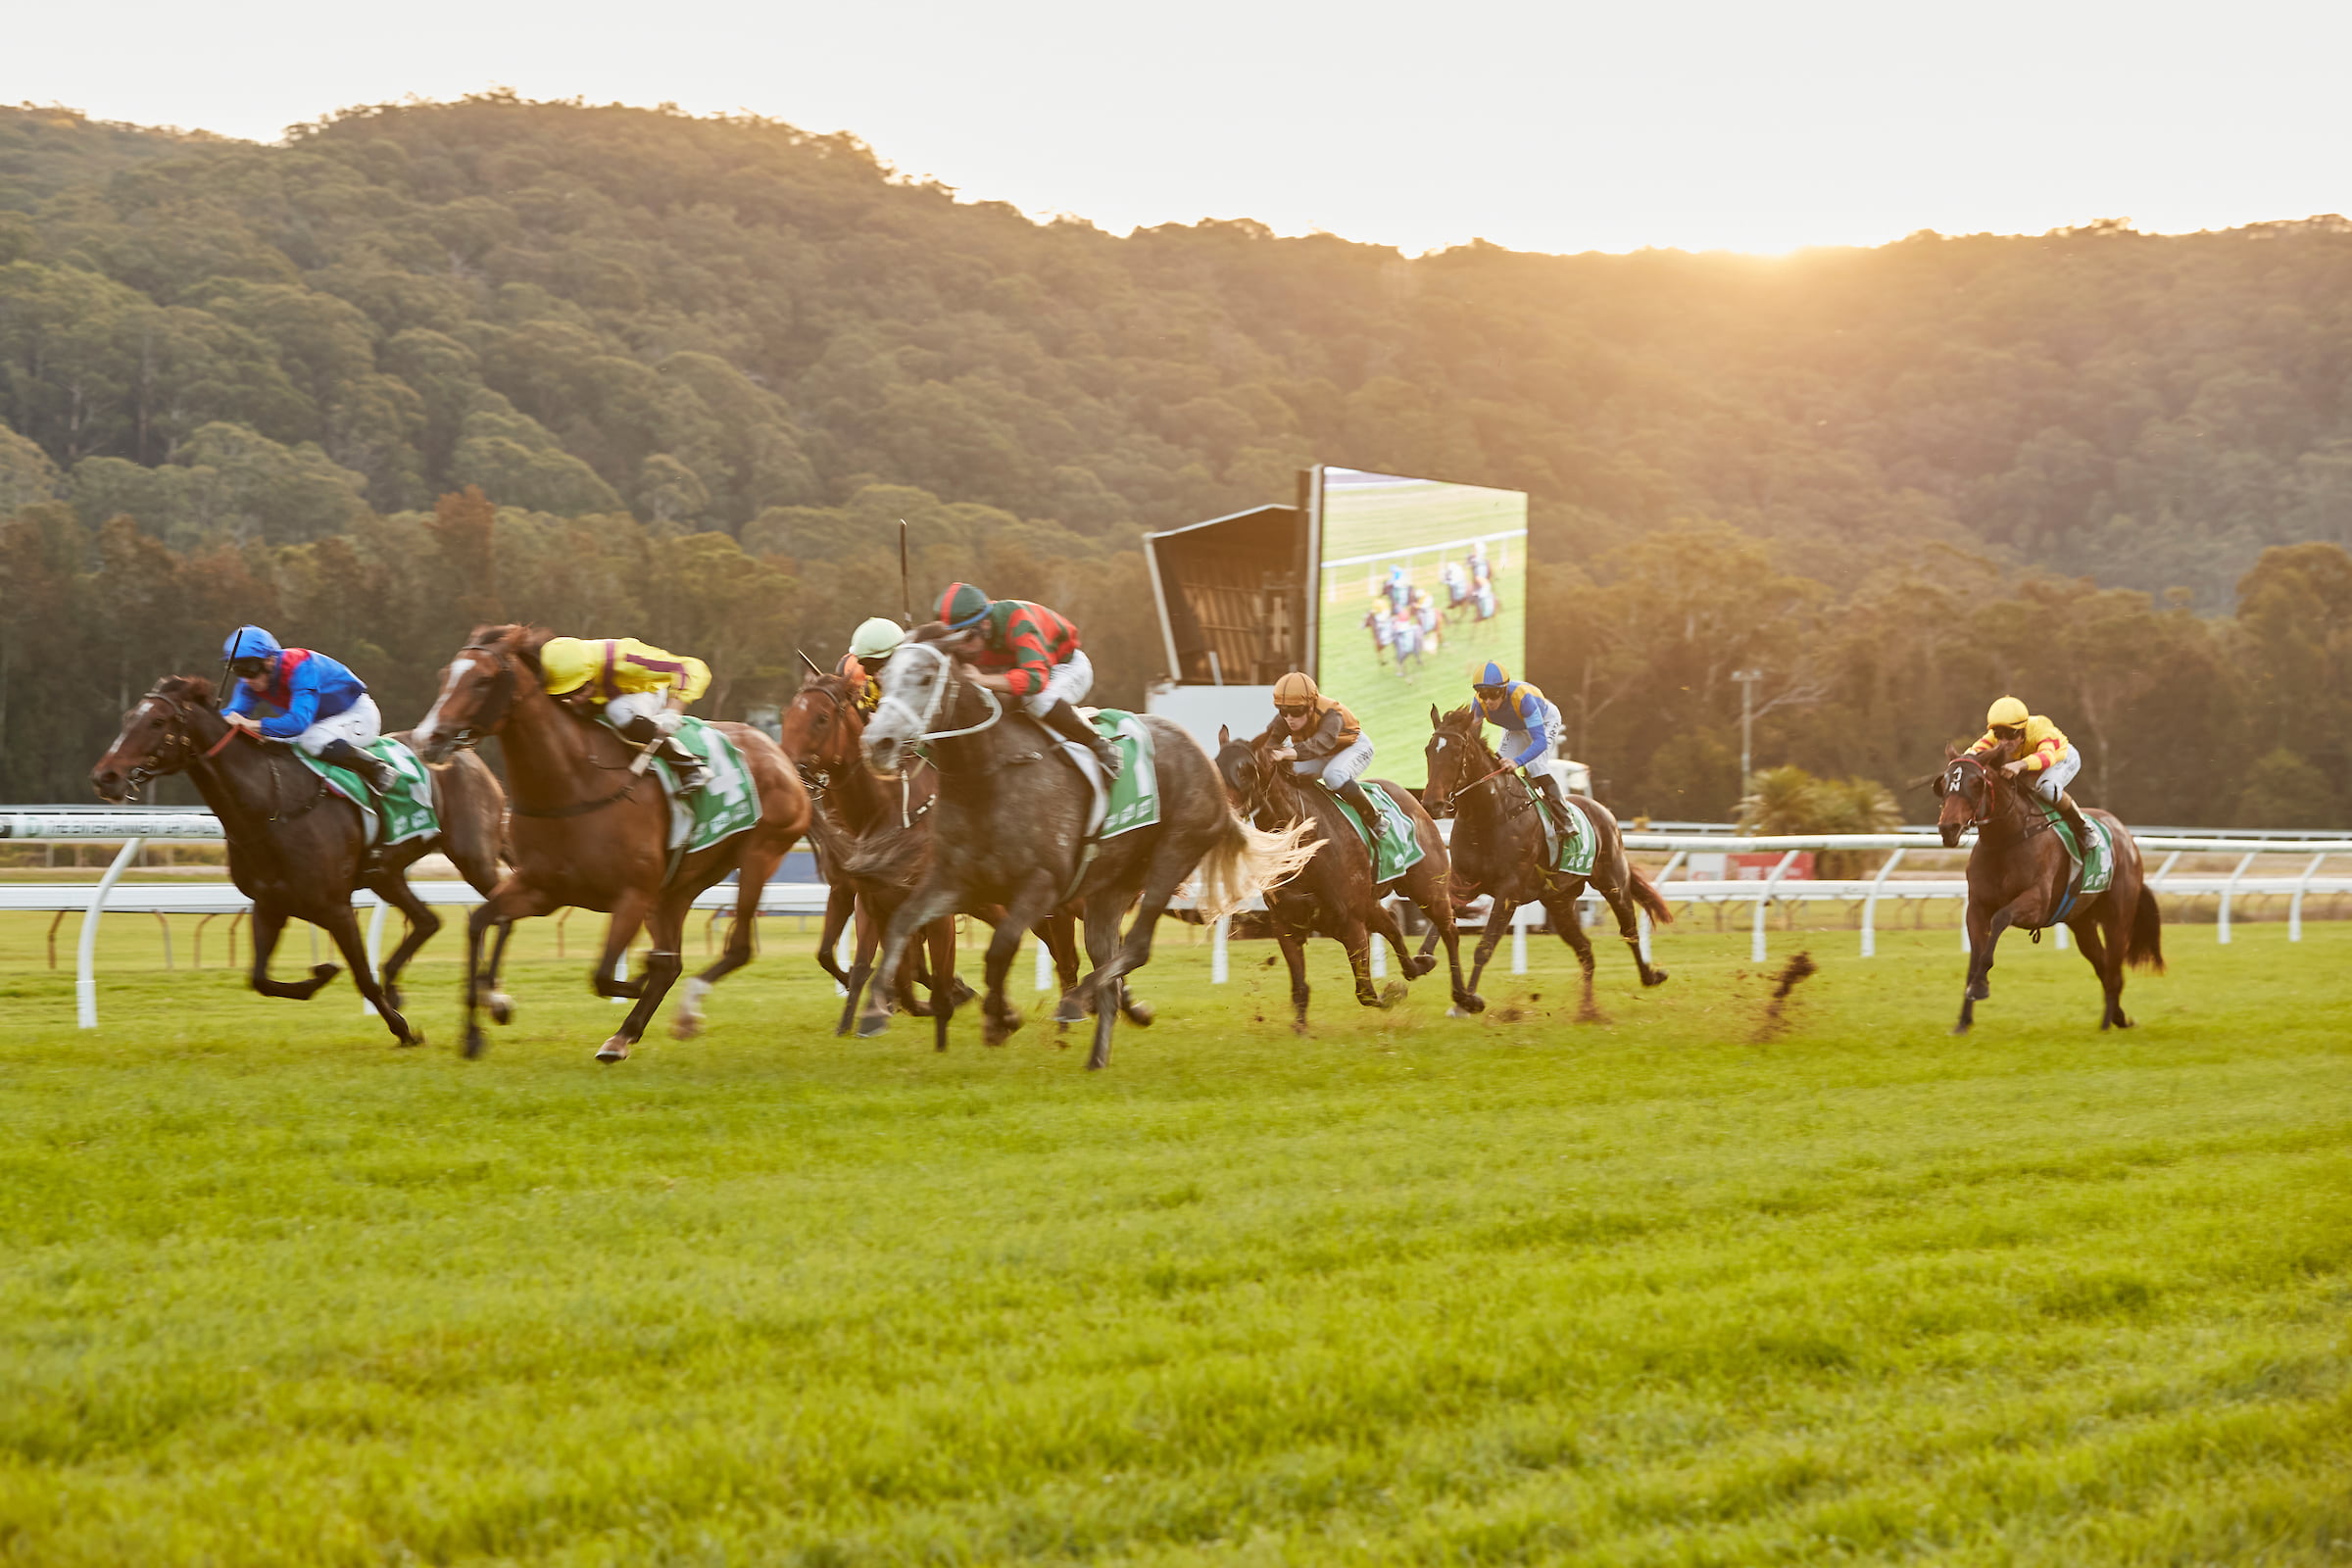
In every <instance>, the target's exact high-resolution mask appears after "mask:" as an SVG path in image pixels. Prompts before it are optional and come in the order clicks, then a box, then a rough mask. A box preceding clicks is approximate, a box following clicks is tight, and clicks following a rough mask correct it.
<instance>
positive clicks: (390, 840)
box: [286, 735, 441, 850]
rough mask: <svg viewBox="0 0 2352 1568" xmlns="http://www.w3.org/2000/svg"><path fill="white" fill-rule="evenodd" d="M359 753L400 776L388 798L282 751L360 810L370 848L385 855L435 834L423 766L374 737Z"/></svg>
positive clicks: (436, 821) (353, 776)
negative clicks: (384, 852)
mask: <svg viewBox="0 0 2352 1568" xmlns="http://www.w3.org/2000/svg"><path fill="white" fill-rule="evenodd" d="M361 749H362V750H363V751H365V752H367V753H368V756H370V757H373V758H375V759H376V760H378V761H382V762H388V763H390V764H391V766H392V770H393V771H394V772H396V773H398V774H399V775H400V778H399V781H398V782H397V783H395V784H394V785H393V786H392V793H391V794H389V795H383V796H379V795H377V794H376V793H375V791H374V790H372V789H370V788H368V785H367V783H366V782H365V781H363V780H362V779H361V777H360V775H359V774H357V773H354V772H353V771H352V770H351V769H350V768H348V767H337V766H336V765H335V764H334V763H332V762H321V761H320V760H319V759H317V758H316V757H313V756H312V755H311V754H310V753H308V752H306V751H304V750H303V749H302V748H301V747H299V746H289V747H287V748H286V750H288V751H290V752H292V753H293V754H294V755H295V756H296V757H299V758H300V759H302V761H303V765H304V766H306V767H308V768H309V769H310V770H311V771H312V772H314V773H316V774H318V775H319V777H320V778H322V779H325V780H326V785H327V788H329V789H331V790H333V791H334V792H335V793H336V794H337V795H340V796H342V797H343V798H344V799H345V800H347V801H349V802H351V804H352V805H354V806H356V807H358V808H359V809H360V820H361V825H362V829H363V831H364V832H365V834H366V837H367V841H368V843H369V844H371V845H373V846H375V847H376V848H378V849H387V850H388V849H390V848H391V847H392V846H393V845H395V844H406V843H408V842H409V840H411V839H414V838H429V837H431V836H432V835H433V834H435V833H438V832H440V831H441V816H440V813H439V812H438V811H436V810H435V809H434V808H433V774H432V769H430V768H428V767H426V766H425V765H424V759H422V758H420V757H418V756H417V754H416V753H415V752H412V751H410V750H409V749H408V748H407V747H406V746H403V745H401V743H400V742H398V741H396V740H394V739H393V738H392V737H391V736H389V735H381V736H378V737H377V738H376V739H375V740H373V741H371V742H369V743H368V745H367V746H365V747H363V748H361Z"/></svg>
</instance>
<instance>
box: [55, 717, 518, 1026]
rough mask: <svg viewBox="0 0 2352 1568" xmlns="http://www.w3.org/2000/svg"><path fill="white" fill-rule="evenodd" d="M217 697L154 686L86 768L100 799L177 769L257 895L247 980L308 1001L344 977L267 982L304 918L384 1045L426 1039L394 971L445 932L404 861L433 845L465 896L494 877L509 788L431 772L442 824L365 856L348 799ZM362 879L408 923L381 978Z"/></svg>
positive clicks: (317, 971) (483, 778)
mask: <svg viewBox="0 0 2352 1568" xmlns="http://www.w3.org/2000/svg"><path fill="white" fill-rule="evenodd" d="M213 699H214V692H213V683H212V682H211V681H209V680H206V679H205V678H204V677H203V676H201V675H167V676H165V677H164V678H163V679H162V680H160V681H157V682H156V684H155V686H154V688H153V689H152V690H150V691H149V692H148V693H147V695H146V696H144V697H142V698H140V699H139V700H138V703H137V704H136V705H135V706H134V707H133V708H132V709H131V710H130V711H128V712H126V713H124V714H123V728H122V731H121V733H119V734H118V735H116V737H115V742H114V744H113V745H112V746H109V747H108V748H107V749H106V755H105V756H103V757H101V758H99V759H98V761H97V764H96V765H95V766H94V767H92V768H91V769H90V784H91V786H92V787H93V788H94V789H96V790H97V792H98V798H99V799H100V800H102V801H105V802H107V803H108V804H110V805H121V804H122V803H123V801H125V800H128V799H129V798H130V796H131V794H132V793H133V792H134V791H136V790H138V789H139V788H141V787H142V786H143V785H145V784H146V782H147V781H148V780H149V779H151V778H154V777H156V776H158V775H159V774H164V773H185V774H186V775H187V776H188V780H189V782H190V783H192V784H194V785H195V786H196V793H197V794H199V795H201V796H203V797H204V804H205V805H207V806H209V807H211V808H212V809H213V814H214V815H215V816H217V817H219V818H220V819H221V830H222V831H223V832H224V833H225V834H226V835H227V838H228V876H229V880H230V881H232V882H234V883H235V884H236V885H237V891H238V892H240V893H242V894H244V895H245V896H246V897H247V898H249V899H251V900H252V901H253V970H252V975H251V983H252V986H253V989H254V990H256V991H258V992H260V993H261V994H262V995H263V996H265V997H290V998H292V999H293V1000H294V1001H296V1002H307V1001H309V1000H310V999H311V998H312V997H315V996H317V995H318V994H319V989H320V988H321V987H323V986H324V985H326V983H327V982H328V981H330V980H332V979H334V977H335V976H336V975H337V974H338V973H340V972H341V971H340V970H339V969H337V967H336V966H335V965H333V964H331V963H321V964H318V965H316V966H314V967H313V968H312V970H311V977H310V978H309V979H307V980H272V979H270V955H271V954H273V953H274V952H276V951H277V939H278V935H279V933H280V932H282V931H284V929H285V926H286V922H287V921H288V920H308V921H310V922H311V924H313V925H315V926H318V927H319V929H320V930H322V931H324V932H326V933H327V934H328V935H329V936H331V937H333V938H334V939H335V947H336V949H337V950H338V951H340V952H341V953H342V955H343V961H344V962H346V963H348V964H349V965H351V978H352V982H353V984H355V985H357V986H358V987H359V990H360V995H361V996H363V997H366V998H367V999H368V1002H369V1003H370V1004H371V1005H373V1006H374V1008H375V1010H376V1014H377V1016H379V1017H380V1018H382V1019H383V1021H384V1027H385V1028H387V1029H389V1030H391V1031H392V1038H393V1040H394V1042H395V1043H397V1044H399V1045H403V1046H421V1045H423V1044H424V1036H423V1035H422V1034H421V1033H419V1032H418V1031H417V1030H415V1029H413V1028H411V1027H410V1025H409V1021H408V1020H407V1019H406V1018H404V1017H403V1016H402V1015H401V1011H400V972H401V970H403V969H405V968H407V967H408V963H409V960H410V959H411V958H413V957H415V956H417V949H418V948H421V947H423V946H424V945H425V943H427V942H429V941H431V940H432V937H433V933H435V932H436V931H439V930H440V929H441V917H440V916H439V915H437V914H435V913H434V912H433V911H432V909H431V908H429V907H427V906H426V905H425V904H424V902H423V901H422V900H420V899H418V898H417V894H416V891H415V890H414V889H412V888H411V887H410V886H409V878H408V870H409V867H410V866H411V865H414V864H415V863H416V862H417V860H418V859H420V858H423V857H424V856H426V855H429V854H431V853H433V852H434V851H436V850H438V851H440V852H442V853H444V854H446V855H448V857H449V858H450V859H451V861H452V862H454V863H455V864H456V866H457V868H458V871H459V873H460V874H461V875H463V876H464V877H465V878H466V881H467V882H469V883H471V884H472V885H473V888H474V891H475V892H477V893H485V894H486V893H488V892H489V891H490V889H491V888H492V887H494V886H496V885H497V882H498V876H499V819H500V816H501V815H502V813H503V811H504V809H505V806H506V797H505V795H504V793H503V792H502V791H501V790H500V789H499V787H498V779H497V777H496V775H494V774H493V773H492V772H491V771H490V769H489V768H487V767H485V766H484V765H483V764H482V761H481V759H479V758H474V757H468V758H462V759H460V760H459V761H458V763H457V764H456V765H453V766H449V767H444V768H437V769H435V774H434V780H433V795H434V797H435V799H434V806H435V809H436V810H437V811H438V813H439V815H440V818H441V831H440V832H439V833H438V834H433V835H425V836H420V837H417V838H413V839H410V840H409V841H408V842H406V843H404V844H396V845H393V846H392V847H391V848H389V849H386V850H381V851H371V849H370V847H369V845H368V841H367V827H366V824H365V822H364V821H363V820H362V818H361V816H360V809H359V808H358V807H356V806H354V805H352V803H351V802H349V801H347V800H345V799H344V798H343V797H342V796H340V795H338V794H336V793H334V792H333V791H332V790H330V789H328V788H327V785H326V780H324V779H323V778H320V777H319V775H318V774H316V773H314V772H312V771H311V770H310V769H309V768H308V767H305V766H304V765H302V764H301V763H300V762H298V761H295V760H292V759H291V758H289V757H287V756H286V755H285V750H286V749H285V746H284V744H283V743H282V742H278V741H266V740H257V739H255V738H254V737H252V736H250V735H245V734H243V733H242V732H240V731H239V730H237V729H236V728H234V727H233V726H231V725H230V724H229V722H228V720H226V719H225V718H222V717H221V714H220V713H219V712H217V711H215V710H214V707H213ZM394 739H396V740H403V741H406V740H409V739H410V737H408V736H406V735H400V736H395V737H394ZM359 888H366V889H367V890H368V892H370V893H373V894H374V895H375V896H376V897H377V898H379V899H381V900H383V901H384V902H385V903H386V904H388V905H390V906H392V907H394V908H396V909H398V910H399V911H400V912H401V914H402V915H403V916H404V917H405V918H406V919H407V921H408V930H407V932H406V934H405V935H404V936H402V938H401V941H400V945H399V946H398V947H396V948H394V949H393V950H392V956H390V957H389V958H386V959H385V960H384V967H383V974H382V977H381V978H380V980H379V979H378V978H377V977H376V976H375V975H374V974H373V973H371V972H370V970H369V966H368V950H367V948H366V946H365V945H364V944H363V943H362V941H361V939H360V922H359V918H358V916H356V915H354V914H353V913H352V911H351V895H352V893H353V891H354V890H355V889H359Z"/></svg>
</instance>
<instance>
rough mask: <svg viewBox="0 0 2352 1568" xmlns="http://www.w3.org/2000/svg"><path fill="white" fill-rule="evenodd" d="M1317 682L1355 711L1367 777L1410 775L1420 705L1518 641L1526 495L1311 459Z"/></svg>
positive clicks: (1523, 605)
mask: <svg viewBox="0 0 2352 1568" xmlns="http://www.w3.org/2000/svg"><path fill="white" fill-rule="evenodd" d="M1320 484H1321V490H1320V507H1319V514H1320V517H1321V523H1322V527H1321V534H1322V543H1321V547H1320V551H1319V555H1320V561H1319V563H1318V567H1317V581H1316V592H1315V616H1316V636H1315V648H1316V657H1315V662H1316V665H1317V670H1316V676H1315V678H1316V680H1317V681H1318V682H1319V683H1320V684H1321V685H1322V687H1323V690H1324V692H1325V693H1326V694H1328V695H1329V696H1332V697H1335V698H1337V699H1339V700H1340V701H1341V702H1343V703H1345V704H1347V705H1348V709H1349V711H1352V712H1353V713H1354V714H1355V716H1356V717H1357V718H1358V719H1359V720H1361V721H1362V723H1363V726H1364V732H1365V733H1366V734H1368V735H1370V736H1371V737H1372V742H1373V745H1374V746H1375V747H1377V748H1378V750H1379V754H1380V755H1379V757H1378V758H1377V760H1375V761H1374V762H1373V764H1372V771H1373V773H1374V774H1375V775H1376V776H1379V777H1385V778H1394V779H1398V780H1402V781H1413V782H1417V781H1418V780H1419V779H1420V777H1421V750H1422V748H1423V747H1424V746H1425V745H1427V744H1428V741H1429V710H1430V705H1431V704H1433V703H1434V704H1436V705H1437V706H1438V707H1439V708H1440V709H1453V708H1458V707H1460V706H1461V705H1462V704H1464V703H1466V702H1468V701H1470V679H1471V674H1470V671H1471V666H1472V665H1473V664H1477V663H1483V662H1486V661H1487V660H1490V659H1495V660H1499V661H1501V662H1502V664H1503V667H1504V668H1506V669H1508V670H1509V671H1510V672H1511V673H1512V674H1513V675H1515V676H1523V675H1525V674H1526V670H1525V669H1524V668H1523V667H1522V665H1523V662H1524V656H1525V654H1526V652H1527V620H1526V609H1527V602H1526V588H1527V496H1526V495H1525V494H1524V493H1523V492H1521V491H1517V490H1489V489H1487V488H1485V487H1484V486H1481V485H1474V484H1446V483H1444V482H1442V481H1440V480H1436V479H1408V478H1404V477H1402V476H1400V475H1397V474H1393V473H1367V472H1364V471H1363V470H1361V469H1358V468H1324V469H1322V470H1321V471H1320Z"/></svg>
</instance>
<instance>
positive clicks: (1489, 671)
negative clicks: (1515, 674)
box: [1470, 659, 1511, 687]
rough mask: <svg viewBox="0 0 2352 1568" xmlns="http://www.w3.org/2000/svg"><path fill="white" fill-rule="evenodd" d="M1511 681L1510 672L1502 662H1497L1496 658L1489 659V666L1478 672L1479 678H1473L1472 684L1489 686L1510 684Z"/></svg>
mask: <svg viewBox="0 0 2352 1568" xmlns="http://www.w3.org/2000/svg"><path fill="white" fill-rule="evenodd" d="M1510 683H1511V676H1510V672H1509V671H1508V670H1506V669H1504V668H1503V667H1502V666H1501V665H1500V664H1498V663H1496V662H1495V661H1494V660H1492V659H1490V660H1488V661H1487V667H1486V668H1484V669H1482V670H1480V671H1479V672H1478V678H1477V679H1476V680H1473V681H1472V682H1471V683H1470V684H1471V685H1473V686H1477V687H1487V686H1508V685H1509V684H1510Z"/></svg>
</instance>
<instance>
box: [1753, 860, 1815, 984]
mask: <svg viewBox="0 0 2352 1568" xmlns="http://www.w3.org/2000/svg"><path fill="white" fill-rule="evenodd" d="M1803 853H1804V852H1803V851H1801V850H1790V851H1789V852H1788V853H1787V854H1786V855H1783V856H1782V857H1781V863H1780V864H1778V865H1776V866H1774V867H1773V868H1772V870H1771V872H1770V874H1768V875H1767V876H1766V877H1765V878H1764V885H1763V886H1761V887H1759V888H1757V889H1756V923H1755V930H1754V934H1753V937H1752V939H1751V940H1750V941H1749V943H1748V954H1747V961H1748V962H1750V963H1762V962H1763V961H1764V916H1765V913H1766V912H1767V911H1768V910H1769V909H1771V907H1772V890H1773V889H1774V888H1777V887H1779V886H1780V885H1781V873H1782V872H1784V871H1786V870H1788V869H1789V866H1791V865H1793V864H1795V863H1796V858H1797V857H1798V856H1799V855H1801V854H1803Z"/></svg>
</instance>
